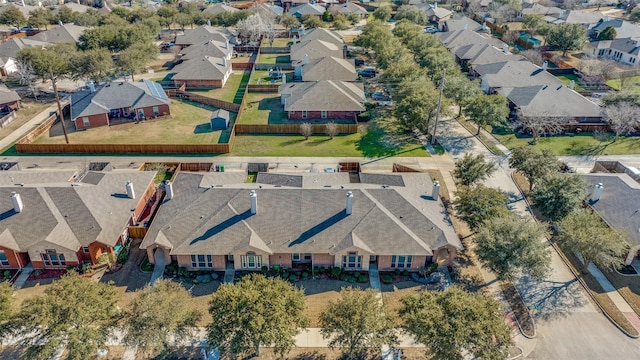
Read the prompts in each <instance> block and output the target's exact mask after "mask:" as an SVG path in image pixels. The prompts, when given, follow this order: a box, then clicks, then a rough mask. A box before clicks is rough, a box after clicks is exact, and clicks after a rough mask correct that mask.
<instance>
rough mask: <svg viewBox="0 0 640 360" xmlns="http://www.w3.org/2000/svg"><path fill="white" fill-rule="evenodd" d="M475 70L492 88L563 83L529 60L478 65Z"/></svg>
mask: <svg viewBox="0 0 640 360" xmlns="http://www.w3.org/2000/svg"><path fill="white" fill-rule="evenodd" d="M474 70H475V71H476V72H477V73H478V74H479V75H480V76H482V82H483V84H485V83H486V84H487V85H488V86H489V87H491V88H501V87H512V88H513V87H522V86H529V85H556V86H557V85H562V84H563V83H562V81H561V80H559V79H558V78H556V77H555V76H553V75H551V74H549V73H548V72H547V71H544V70H542V68H540V67H539V66H536V65H534V64H532V63H530V62H528V61H503V62H499V63H493V64H484V65H478V66H476V67H475V68H474Z"/></svg>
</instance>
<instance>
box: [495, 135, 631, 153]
mask: <svg viewBox="0 0 640 360" xmlns="http://www.w3.org/2000/svg"><path fill="white" fill-rule="evenodd" d="M494 136H495V137H496V138H497V139H498V140H499V141H500V142H501V143H502V144H503V145H504V146H506V147H507V148H509V149H514V148H517V147H520V146H525V145H531V144H530V142H531V138H530V137H523V138H518V137H516V136H515V135H514V134H508V135H497V134H494ZM613 140H614V138H613V135H612V134H593V133H581V134H577V135H574V136H550V137H542V138H540V139H539V140H538V142H537V143H536V144H535V146H536V147H538V148H540V149H549V150H551V151H553V153H554V154H556V155H625V154H640V138H638V137H624V136H621V137H620V138H619V139H618V140H617V141H613Z"/></svg>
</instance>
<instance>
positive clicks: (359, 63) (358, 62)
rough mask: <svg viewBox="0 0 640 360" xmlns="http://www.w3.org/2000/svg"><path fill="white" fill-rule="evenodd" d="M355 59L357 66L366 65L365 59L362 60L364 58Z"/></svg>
mask: <svg viewBox="0 0 640 360" xmlns="http://www.w3.org/2000/svg"><path fill="white" fill-rule="evenodd" d="M353 61H354V63H355V64H356V66H362V65H364V60H362V59H354V60H353Z"/></svg>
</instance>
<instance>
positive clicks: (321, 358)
mask: <svg viewBox="0 0 640 360" xmlns="http://www.w3.org/2000/svg"><path fill="white" fill-rule="evenodd" d="M401 350H402V359H403V360H419V359H420V360H424V359H426V357H425V349H424V348H421V347H418V348H401ZM341 356H342V352H341V351H340V349H328V348H293V349H292V350H291V351H290V352H289V353H288V354H286V355H285V357H284V358H285V359H289V360H334V359H340V358H341ZM254 359H260V360H276V359H282V358H281V357H278V356H277V355H276V354H275V353H274V352H273V349H271V348H261V349H260V356H259V357H257V358H254ZM361 359H362V360H373V359H380V353H379V352H378V351H371V352H370V353H369V354H367V355H366V356H365V357H363V358H361Z"/></svg>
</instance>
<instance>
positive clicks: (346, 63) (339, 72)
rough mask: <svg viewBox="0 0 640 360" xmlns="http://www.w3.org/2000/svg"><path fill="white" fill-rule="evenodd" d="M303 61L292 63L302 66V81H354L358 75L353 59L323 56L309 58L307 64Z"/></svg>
mask: <svg viewBox="0 0 640 360" xmlns="http://www.w3.org/2000/svg"><path fill="white" fill-rule="evenodd" d="M303 61H304V60H302V61H298V62H297V63H296V64H294V65H300V66H301V67H302V81H316V80H341V81H355V80H356V78H357V77H358V74H357V73H356V67H355V65H354V62H353V60H346V59H342V58H336V57H331V56H325V57H321V58H317V59H311V60H309V62H308V63H307V64H302V62H303Z"/></svg>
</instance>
